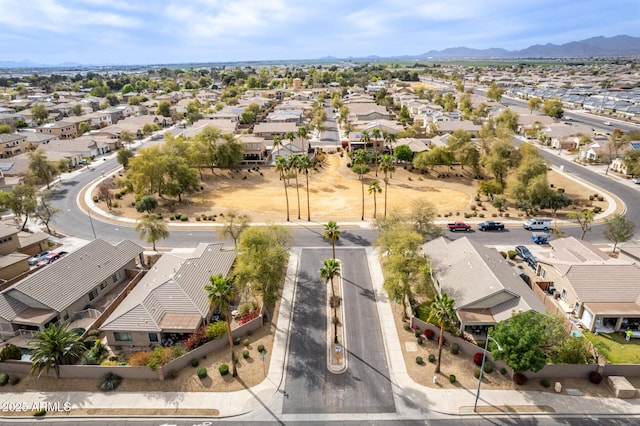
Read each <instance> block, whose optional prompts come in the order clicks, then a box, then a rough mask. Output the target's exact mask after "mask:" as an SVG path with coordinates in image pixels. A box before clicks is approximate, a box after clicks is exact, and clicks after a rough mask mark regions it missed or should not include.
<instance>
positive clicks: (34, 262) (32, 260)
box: [27, 250, 51, 266]
mask: <svg viewBox="0 0 640 426" xmlns="http://www.w3.org/2000/svg"><path fill="white" fill-rule="evenodd" d="M49 253H51V252H50V251H49V250H45V251H41V252H40V253H36V254H34V255H33V256H31V257H30V258H29V259H27V262H28V263H29V265H31V266H33V265H37V264H38V262H40V261H41V260H42V258H43V257H45V256H46V255H48V254H49Z"/></svg>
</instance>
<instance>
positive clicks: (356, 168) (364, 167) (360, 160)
mask: <svg viewBox="0 0 640 426" xmlns="http://www.w3.org/2000/svg"><path fill="white" fill-rule="evenodd" d="M351 171H352V172H354V173H357V174H358V178H359V179H360V184H361V187H362V217H361V218H360V220H364V175H366V174H367V173H369V158H368V155H367V152H366V151H365V150H364V149H359V150H358V151H356V154H355V155H354V156H353V161H352V164H351Z"/></svg>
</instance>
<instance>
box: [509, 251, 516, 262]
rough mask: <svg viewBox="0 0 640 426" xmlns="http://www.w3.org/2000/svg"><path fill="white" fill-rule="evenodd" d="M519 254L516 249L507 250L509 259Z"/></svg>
mask: <svg viewBox="0 0 640 426" xmlns="http://www.w3.org/2000/svg"><path fill="white" fill-rule="evenodd" d="M517 254H518V253H516V251H515V250H509V251H508V252H507V255H508V256H509V260H513V259H515V258H516V255H517Z"/></svg>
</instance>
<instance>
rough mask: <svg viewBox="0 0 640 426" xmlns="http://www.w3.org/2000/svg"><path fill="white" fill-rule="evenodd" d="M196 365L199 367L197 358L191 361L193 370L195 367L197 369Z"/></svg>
mask: <svg viewBox="0 0 640 426" xmlns="http://www.w3.org/2000/svg"><path fill="white" fill-rule="evenodd" d="M198 365H200V361H198V358H193V359H192V360H191V366H192V367H194V368H195V367H197V366H198Z"/></svg>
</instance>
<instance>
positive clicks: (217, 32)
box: [0, 0, 640, 65]
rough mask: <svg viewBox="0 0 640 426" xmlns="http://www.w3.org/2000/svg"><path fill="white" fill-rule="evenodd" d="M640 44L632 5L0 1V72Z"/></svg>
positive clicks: (594, 0)
mask: <svg viewBox="0 0 640 426" xmlns="http://www.w3.org/2000/svg"><path fill="white" fill-rule="evenodd" d="M620 34H627V35H632V36H640V1H639V0H608V1H603V0H384V1H378V0H367V1H361V0H357V1H352V0H313V1H310V0H0V61H22V60H31V61H33V62H36V63H43V64H51V65H55V64H59V63H63V62H77V63H81V64H123V65H128V64H157V63H184V62H231V61H249V60H277V59H285V60H286V59H310V58H319V57H324V56H335V57H341V58H342V57H348V56H354V57H363V56H368V55H378V56H392V55H417V54H421V53H424V52H427V51H429V50H432V49H435V50H442V49H445V48H448V47H458V46H465V47H472V48H480V49H484V48H490V47H501V48H505V49H509V50H517V49H523V48H526V47H528V46H530V45H533V44H546V43H554V44H562V43H566V42H570V41H576V40H582V39H586V38H589V37H593V36H598V35H603V36H607V37H609V36H614V35H620Z"/></svg>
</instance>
